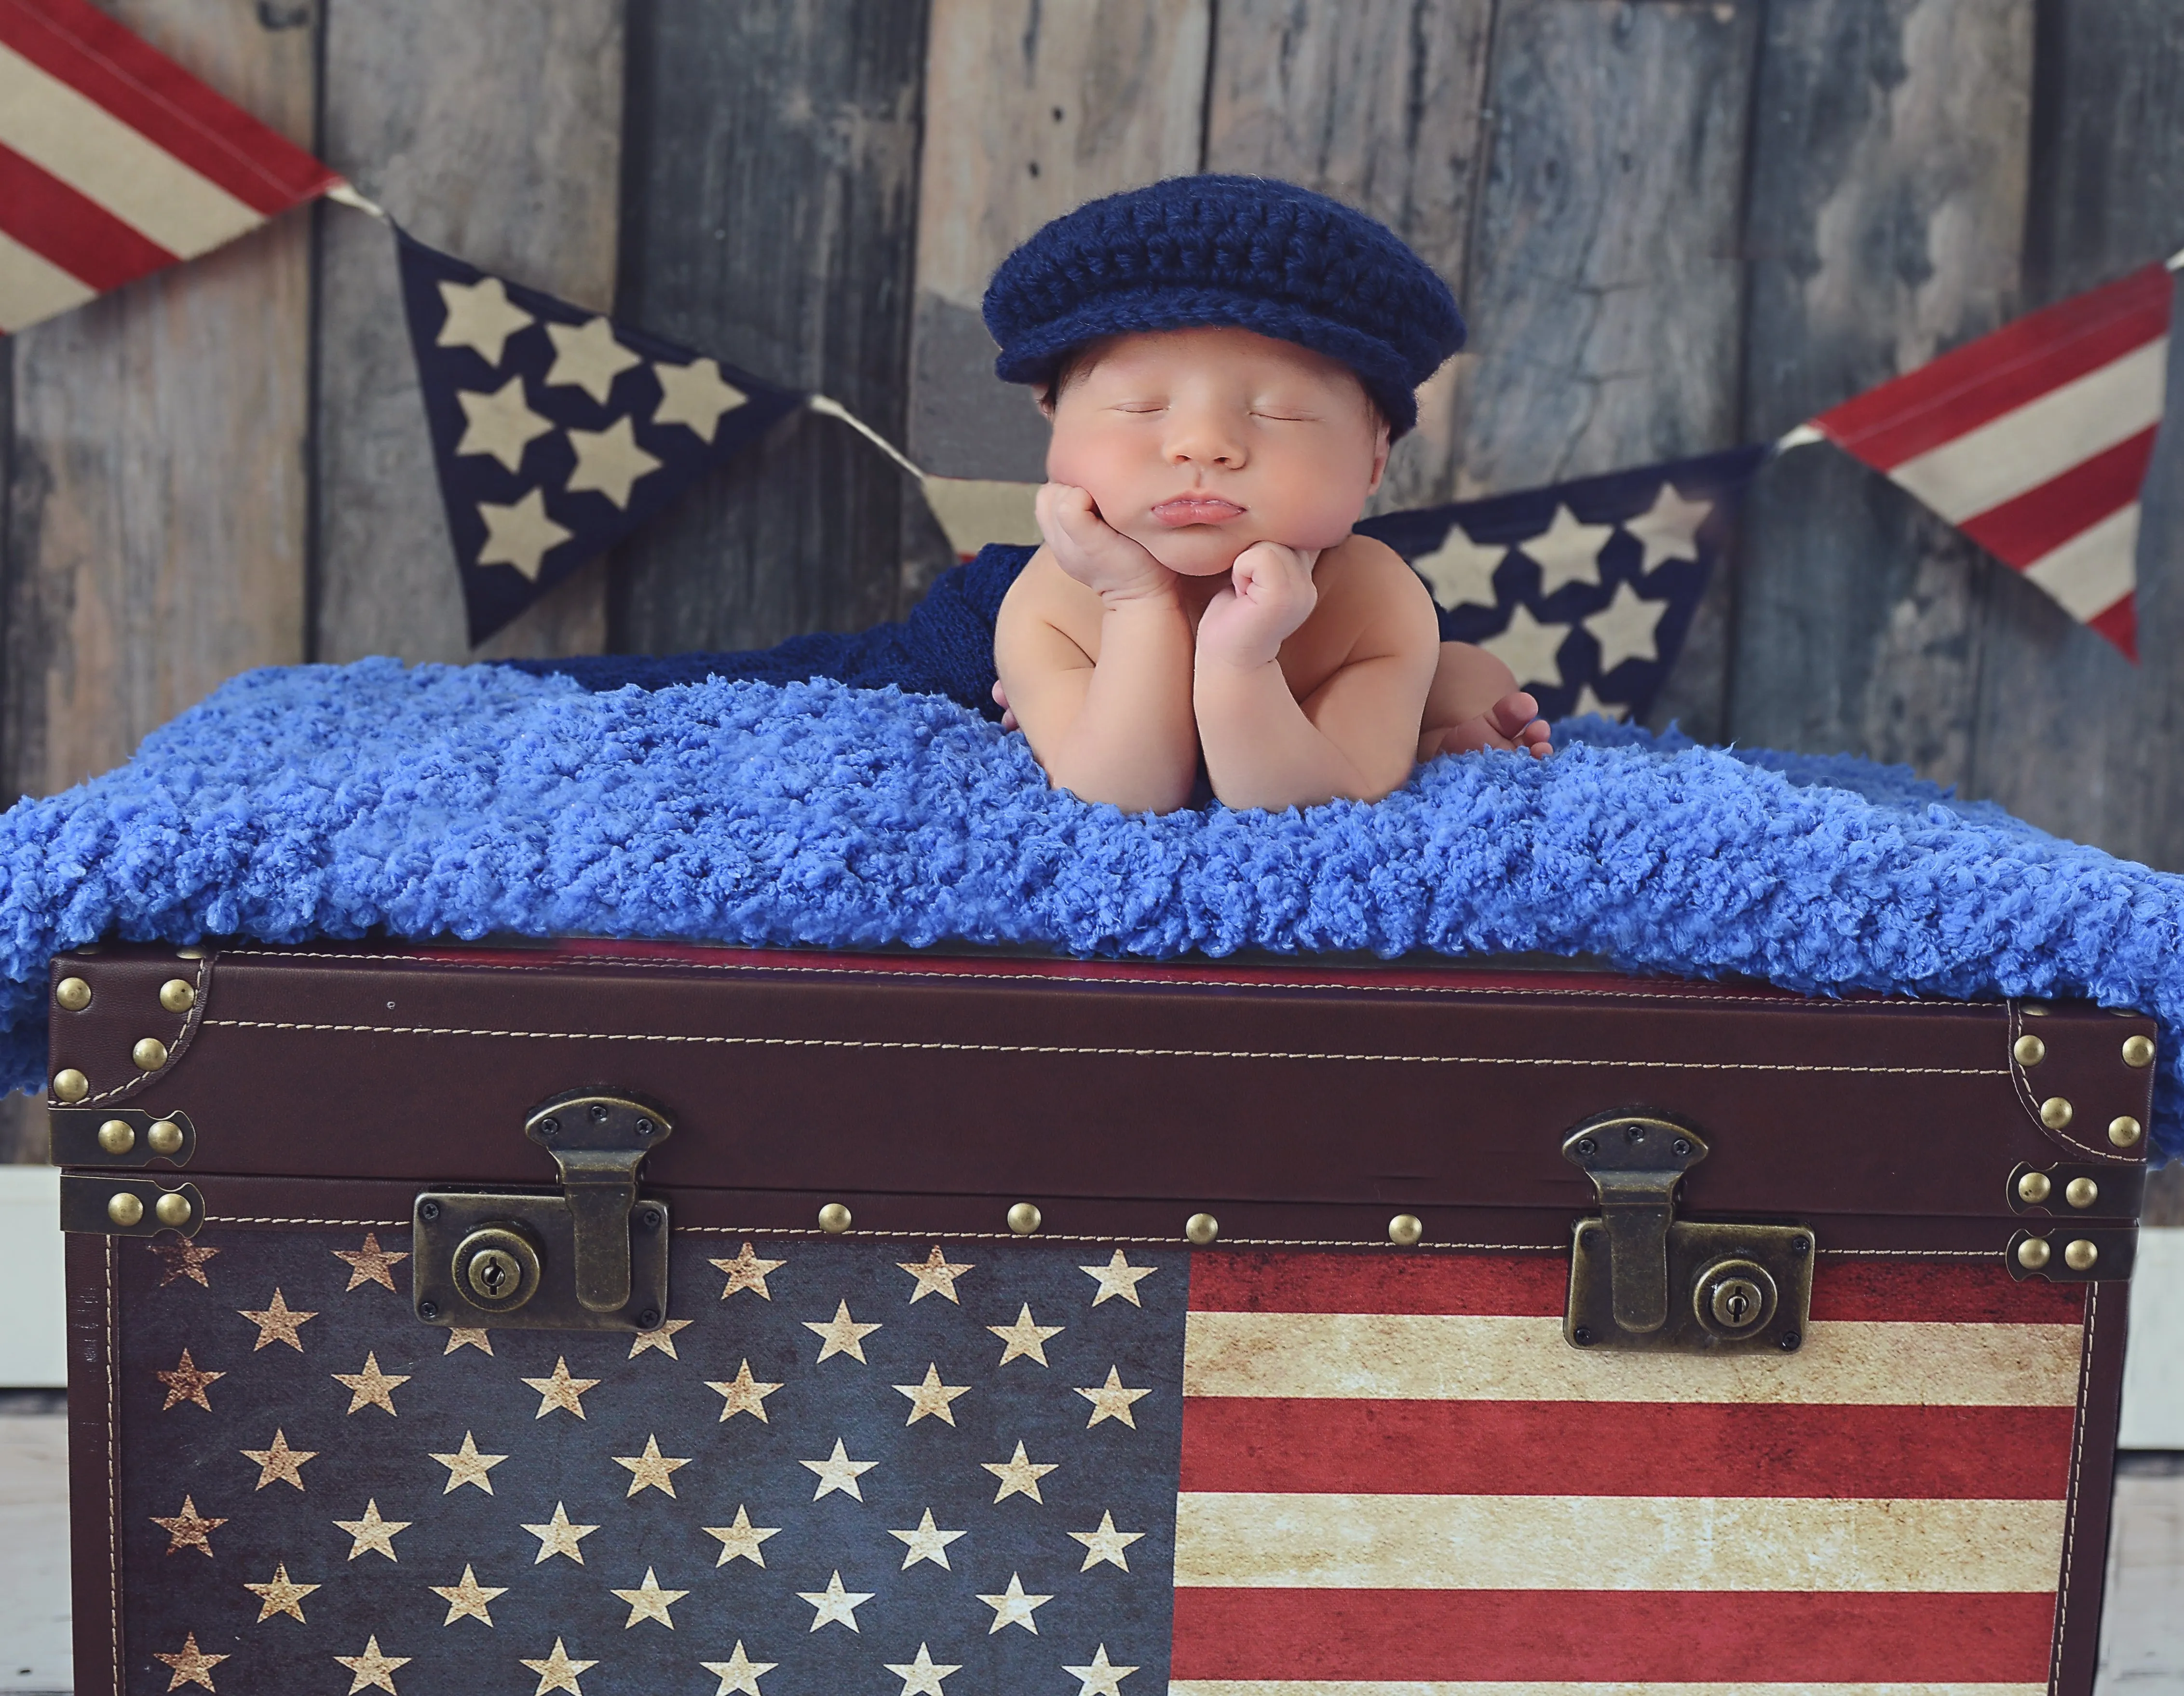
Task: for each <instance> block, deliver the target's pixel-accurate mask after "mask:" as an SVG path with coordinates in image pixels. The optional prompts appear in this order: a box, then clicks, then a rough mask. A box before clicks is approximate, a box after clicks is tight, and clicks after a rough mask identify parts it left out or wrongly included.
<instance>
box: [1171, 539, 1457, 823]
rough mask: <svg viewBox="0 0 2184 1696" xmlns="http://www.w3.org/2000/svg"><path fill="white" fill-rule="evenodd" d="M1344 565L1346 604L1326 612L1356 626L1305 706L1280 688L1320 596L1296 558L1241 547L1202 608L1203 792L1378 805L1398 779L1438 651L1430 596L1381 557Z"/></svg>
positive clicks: (1252, 799)
mask: <svg viewBox="0 0 2184 1696" xmlns="http://www.w3.org/2000/svg"><path fill="white" fill-rule="evenodd" d="M1346 546H1350V547H1355V546H1356V544H1354V543H1352V544H1346ZM1345 564H1346V572H1345V581H1344V582H1343V583H1342V585H1341V588H1340V594H1341V597H1342V599H1343V600H1345V601H1346V602H1348V603H1350V604H1349V605H1346V606H1343V607H1340V608H1332V607H1331V608H1330V609H1329V611H1330V613H1332V614H1334V615H1335V616H1338V617H1340V618H1341V620H1342V622H1345V623H1349V622H1352V621H1354V622H1356V625H1357V637H1356V639H1355V640H1354V641H1353V642H1352V643H1351V644H1350V647H1349V650H1348V652H1347V654H1346V656H1345V658H1344V660H1343V661H1342V663H1341V665H1340V667H1337V668H1336V670H1335V671H1334V673H1333V675H1332V676H1330V677H1329V678H1328V679H1327V681H1326V682H1324V683H1322V684H1320V685H1319V687H1318V689H1314V690H1313V691H1312V694H1311V695H1309V696H1308V697H1307V699H1306V700H1303V701H1299V700H1297V699H1296V697H1295V695H1292V694H1291V693H1290V686H1289V681H1288V678H1286V677H1285V676H1284V674H1283V672H1282V668H1281V664H1280V660H1279V656H1280V652H1281V645H1282V643H1283V641H1284V639H1286V638H1287V637H1288V636H1289V635H1290V633H1293V632H1294V631H1295V630H1296V629H1297V628H1299V627H1300V626H1301V625H1302V624H1303V622H1304V621H1305V619H1306V618H1307V617H1308V616H1311V614H1312V611H1313V608H1314V606H1315V605H1316V604H1317V601H1318V591H1317V589H1315V587H1314V585H1313V583H1312V562H1311V561H1310V559H1309V558H1308V557H1307V555H1302V554H1300V553H1298V552H1297V551H1296V550H1294V549H1289V548H1283V547H1280V546H1279V545H1277V544H1273V543H1261V544H1257V545H1256V546H1255V547H1252V548H1249V549H1246V550H1245V552H1244V553H1243V555H1241V556H1240V558H1239V559H1238V560H1237V562H1236V570H1235V587H1234V589H1231V590H1228V591H1224V592H1223V594H1220V595H1217V596H1216V597H1215V599H1214V600H1213V602H1212V605H1209V606H1208V607H1207V608H1206V616H1205V618H1204V619H1203V620H1202V621H1201V623H1200V625H1199V629H1198V656H1197V667H1196V674H1195V679H1194V683H1195V687H1194V690H1193V700H1194V704H1195V707H1196V710H1197V716H1198V734H1199V738H1200V740H1201V744H1202V745H1203V746H1204V748H1205V750H1206V772H1207V774H1208V775H1209V776H1210V777H1211V778H1212V783H1213V792H1214V794H1215V795H1218V796H1219V797H1220V798H1221V800H1222V801H1223V802H1224V803H1226V804H1227V805H1228V806H1232V807H1251V806H1258V807H1266V808H1268V809H1269V810H1278V809H1279V808H1282V807H1285V806H1315V805H1317V804H1318V803H1319V802H1321V801H1331V800H1333V799H1334V798H1335V797H1336V796H1338V795H1342V796H1347V797H1349V798H1350V799H1351V800H1354V801H1378V800H1379V798H1380V797H1381V796H1383V795H1386V794H1388V793H1389V792H1390V790H1392V789H1398V788H1400V787H1401V785H1402V784H1403V783H1404V782H1405V781H1406V780H1407V778H1409V777H1410V774H1411V768H1412V765H1413V764H1414V763H1415V762H1416V759H1417V753H1418V733H1417V732H1416V730H1415V729H1413V728H1412V727H1413V726H1415V725H1416V724H1418V722H1419V719H1420V717H1421V715H1422V713H1423V711H1424V706H1425V700H1426V691H1427V689H1428V688H1429V686H1430V685H1431V683H1432V681H1433V674H1434V663H1435V658H1436V657H1437V656H1438V652H1439V647H1440V644H1439V634H1440V633H1439V629H1438V627H1437V623H1436V621H1435V616H1434V610H1433V601H1432V600H1431V598H1430V597H1429V595H1428V594H1427V593H1426V590H1425V586H1424V584H1423V583H1419V581H1418V578H1417V577H1414V576H1412V573H1411V572H1410V570H1409V569H1408V567H1407V566H1404V565H1403V563H1402V561H1401V560H1399V559H1397V558H1396V555H1393V554H1392V553H1389V552H1388V551H1387V550H1385V549H1379V548H1377V547H1373V546H1370V545H1368V546H1366V547H1364V548H1362V549H1361V550H1358V551H1357V553H1355V554H1353V555H1351V557H1350V558H1349V559H1348V560H1346V562H1345Z"/></svg>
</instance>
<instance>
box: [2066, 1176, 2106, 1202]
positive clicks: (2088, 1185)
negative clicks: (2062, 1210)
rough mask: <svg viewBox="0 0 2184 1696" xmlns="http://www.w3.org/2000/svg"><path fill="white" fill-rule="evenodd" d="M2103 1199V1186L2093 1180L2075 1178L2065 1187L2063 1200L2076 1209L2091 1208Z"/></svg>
mask: <svg viewBox="0 0 2184 1696" xmlns="http://www.w3.org/2000/svg"><path fill="white" fill-rule="evenodd" d="M2100 1198H2101V1186H2099V1185H2098V1184H2096V1183H2095V1182H2094V1181H2093V1180H2092V1179H2091V1178H2073V1179H2071V1180H2070V1182H2069V1184H2067V1185H2065V1186H2064V1190H2063V1199H2064V1201H2066V1202H2069V1203H2070V1205H2071V1206H2072V1207H2074V1208H2089V1207H2091V1206H2092V1204H2093V1203H2094V1202H2098V1200H2100Z"/></svg>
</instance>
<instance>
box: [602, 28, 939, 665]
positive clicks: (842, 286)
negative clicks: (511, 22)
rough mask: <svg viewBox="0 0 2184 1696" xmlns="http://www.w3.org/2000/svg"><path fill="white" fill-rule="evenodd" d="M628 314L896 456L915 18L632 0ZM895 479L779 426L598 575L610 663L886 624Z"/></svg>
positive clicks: (841, 448) (808, 425)
mask: <svg viewBox="0 0 2184 1696" xmlns="http://www.w3.org/2000/svg"><path fill="white" fill-rule="evenodd" d="M629 28H630V103H629V114H630V116H629V124H628V126H627V147H628V150H629V159H628V170H627V174H626V176H625V181H626V183H627V191H628V197H629V202H628V207H627V212H626V215H625V216H624V217H623V220H622V246H621V294H620V301H619V308H620V310H621V312H622V313H623V315H625V316H627V318H628V319H629V320H630V321H632V322H633V323H638V324H642V325H643V326H645V327H646V328H648V329H650V330H653V331H655V332H658V333H659V334H660V335H663V336H668V337H672V338H675V339H677V340H678V341H682V342H685V343H689V344H691V345H693V346H696V347H700V348H704V349H706V350H707V351H708V352H710V353H712V354H716V355H717V356H718V357H720V358H721V359H724V360H728V361H729V362H730V363H732V364H734V365H741V366H743V367H744V369H746V370H748V371H754V372H755V373H757V374H758V375H760V376H761V377H769V378H771V379H772V380H773V381H774V382H783V383H790V384H794V385H795V386H797V387H799V388H813V389H817V390H819V391H820V392H822V393H826V394H828V395H831V396H833V398H834V399H837V400H838V401H840V402H841V403H842V404H844V406H846V407H848V408H849V409H850V410H851V411H852V412H855V414H857V416H859V417H861V418H862V419H864V420H865V421H866V422H867V423H869V424H871V425H872V427H873V428H875V429H877V430H878V431H880V432H883V434H885V435H886V436H887V437H888V438H889V439H891V440H894V441H897V442H900V440H901V439H902V434H903V416H904V407H905V389H906V382H905V378H906V359H905V354H906V343H907V340H908V337H909V327H910V291H911V254H912V243H913V240H914V238H915V226H916V215H917V120H918V111H919V92H920V84H921V80H922V79H921V67H922V61H923V56H924V46H925V8H924V6H923V4H922V3H912V0H798V3H795V4H766V5H723V4H721V3H720V0H632V4H631V6H630V10H629ZM902 483H903V477H902V474H901V473H900V471H897V470H896V469H895V468H894V466H892V465H890V464H889V462H888V461H887V460H884V459H883V458H882V457H881V456H880V455H878V454H877V453H876V452H874V451H873V450H872V449H870V448H869V447H867V446H866V445H865V444H863V443H862V442H861V441H859V440H857V439H856V438H855V437H853V436H852V435H850V433H849V432H848V431H847V430H846V429H845V428H844V427H843V426H841V425H840V424H838V423H835V422H833V421H829V420H827V419H824V418H821V417H817V416H813V415H811V414H798V415H795V416H792V417H791V418H789V419H788V420H787V421H784V422H783V424H782V425H781V426H779V427H777V430H776V431H775V432H774V433H773V434H772V436H771V437H770V438H768V439H767V440H766V442H765V443H764V444H762V445H761V446H760V448H759V449H757V450H756V451H755V452H752V453H749V454H747V455H744V456H743V458H742V459H740V460H738V461H737V462H736V463H734V464H733V465H730V466H727V467H726V468H725V469H724V470H723V471H721V472H720V473H719V474H718V475H717V476H716V477H714V478H712V479H711V480H710V481H709V482H708V483H706V484H705V486H704V487H703V488H699V489H697V490H694V492H693V493H692V494H691V495H690V496H689V497H688V498H687V499H684V500H683V501H682V503H680V504H679V505H677V507H676V508H675V510H672V511H671V512H669V513H667V514H666V515H665V516H663V517H662V518H661V519H660V522H657V523H656V524H655V525H654V526H652V527H650V529H649V530H648V531H647V532H646V533H644V534H643V535H642V536H640V537H638V538H633V539H632V543H631V544H630V545H629V546H627V547H626V548H625V549H623V550H622V551H621V556H620V557H619V558H618V559H617V560H616V561H615V562H614V564H615V574H614V579H613V585H612V590H611V596H612V599H611V605H610V620H609V622H610V631H611V633H612V637H613V642H614V645H615V646H616V647H617V648H620V649H624V650H638V651H652V652H660V651H672V650H677V649H690V648H705V649H712V650H721V649H739V648H757V647H764V646H766V645H767V644H772V643H774V642H777V641H779V640H780V639H782V638H783V637H784V636H790V635H794V634H795V633H798V632H799V631H804V630H826V629H833V630H841V629H858V628H862V627H864V626H866V625H869V624H875V623H877V622H881V621H882V620H883V619H886V618H889V617H891V616H894V606H895V598H896V597H895V585H896V555H897V552H898V550H899V533H900V510H901V509H900V502H901V498H902Z"/></svg>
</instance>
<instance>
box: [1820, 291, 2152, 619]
mask: <svg viewBox="0 0 2184 1696" xmlns="http://www.w3.org/2000/svg"><path fill="white" fill-rule="evenodd" d="M2169 310H2170V274H2169V272H2168V271H2167V270H2166V269H2165V267H2163V266H2161V265H2148V266H2147V267H2146V268H2145V269H2144V270H2143V271H2134V272H2132V273H2131V275H2130V276H2126V277H2124V278H2123V279H2121V280H2120V282H2112V283H2109V284H2108V285H2107V286H2106V287H2102V288H2096V289H2093V290H2092V291H2090V292H2089V293H2085V294H2079V295H2074V296H2072V297H2071V298H2070V299H2068V300H2064V301H2062V302H2059V304H2056V305H2053V306H2050V307H2048V308H2046V309H2044V310H2042V311H2038V312H2035V313H2033V314H2031V315H2030V316H2028V317H2024V318H2020V319H2019V320H2017V321H2015V322H2014V323H2012V324H2009V325H2007V326H2004V327H2003V328H2002V329H2000V330H1997V331H1996V332H1994V333H1993V334H1992V335H1991V336H1983V337H1981V338H1980V339H1979V340H1978V341H1976V342H1974V343H1970V345H1969V346H1966V347H1963V348H1959V349H1957V350H1956V351H1955V352H1953V353H1951V354H1944V355H1943V356H1942V358H1940V359H1937V360H1934V361H1933V362H1932V363H1931V364H1929V365H1922V366H1920V367H1919V369H1918V370H1917V371H1913V372H1912V373H1910V375H1909V376H1908V377H1898V378H1897V380H1896V381H1895V382H1888V383H1884V384H1882V385H1881V386H1880V388H1875V389H1870V390H1869V391H1867V392H1866V393H1864V394H1861V395H1860V396H1858V399H1855V400H1851V401H1847V402H1845V403H1844V404H1842V405H1841V406H1838V407H1836V409H1835V410H1833V411H1830V412H1824V413H1822V414H1821V415H1820V416H1819V417H1818V418H1815V419H1814V421H1813V422H1812V426H1811V427H1812V428H1813V429H1814V430H1815V431H1816V432H1819V434H1820V435H1822V436H1825V438H1827V439H1828V440H1830V441H1831V442H1834V443H1836V444H1838V445H1839V446H1841V448H1843V449H1845V450H1846V451H1847V452H1848V453H1850V454H1852V455H1854V456H1855V457H1857V458H1858V459H1859V460H1864V462H1865V463H1866V464H1867V465H1869V466H1872V467H1873V468H1874V469H1875V471H1884V472H1886V474H1887V475H1888V477H1890V478H1891V479H1892V480H1893V481H1894V482H1896V483H1900V484H1902V485H1903V487H1904V488H1907V489H1908V490H1910V491H1911V493H1912V494H1915V495H1917V496H1918V497H1919V499H1921V500H1922V501H1924V502H1925V504H1926V505H1929V506H1931V508H1933V509H1934V510H1935V511H1936V512H1938V513H1940V514H1941V515H1942V517H1944V518H1946V519H1947V520H1948V521H1949V522H1951V523H1952V524H1953V525H1955V526H1956V527H1958V529H1960V530H1962V531H1963V532H1964V533H1965V534H1966V535H1967V536H1970V538H1972V539H1973V540H1974V541H1975V542H1977V543H1978V544H1980V545H1981V547H1983V548H1985V549H1986V550H1987V551H1988V552H1989V553H1991V554H1992V555H1995V556H1996V557H1997V559H1999V560H2002V561H2004V562H2005V563H2007V564H2009V565H2010V566H2014V567H2016V569H2017V570H2019V571H2020V572H2023V573H2024V574H2025V576H2026V577H2030V578H2031V580H2032V581H2033V582H2034V583H2037V584H2039V585H2040V587H2041V588H2042V589H2045V590H2047V592H2048V594H2050V595H2052V596H2053V597H2054V599H2055V600H2057V601H2059V603H2061V605H2062V606H2063V608H2064V611H2067V612H2069V613H2070V615H2071V616H2073V617H2074V618H2076V619H2079V620H2080V621H2081V622H2084V623H2087V624H2090V625H2091V626H2092V628H2094V629H2096V630H2098V631H2099V632H2100V633H2101V634H2102V635H2103V636H2105V637H2107V638H2108V639H2109V641H2111V642H2113V643H2114V644H2115V645H2116V646H2117V647H2119V648H2120V649H2121V650H2123V651H2124V652H2125V653H2126V655H2128V656H2131V658H2132V659H2134V660H2135V659H2137V657H2138V647H2137V624H2136V620H2135V616H2134V613H2133V607H2132V591H2133V589H2134V587H2135V585H2136V583H2137V568H2136V564H2135V561H2136V555H2137V549H2138V490H2139V485H2140V483H2142V482H2143V481H2144V480H2145V477H2146V467H2147V462H2148V460H2149V459H2150V458H2151V457H2152V455H2153V435H2154V432H2155V430H2156V429H2157V428H2158V427H2159V425H2160V423H2161V408H2162V401H2163V390H2164V387H2165V374H2166V371H2167V366H2168V358H2169Z"/></svg>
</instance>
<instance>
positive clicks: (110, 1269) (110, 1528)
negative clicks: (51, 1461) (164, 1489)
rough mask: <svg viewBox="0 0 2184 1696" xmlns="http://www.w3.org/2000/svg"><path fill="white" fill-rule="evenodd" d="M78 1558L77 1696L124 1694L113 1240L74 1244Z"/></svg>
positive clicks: (71, 1406) (73, 1466) (71, 1303)
mask: <svg viewBox="0 0 2184 1696" xmlns="http://www.w3.org/2000/svg"><path fill="white" fill-rule="evenodd" d="M66 1245H67V1246H66V1256H67V1258H66V1261H65V1266H66V1273H65V1275H66V1277H67V1280H68V1352H69V1371H68V1433H69V1459H68V1470H69V1552H70V1556H71V1561H70V1565H72V1566H73V1568H74V1570H75V1581H74V1583H73V1584H72V1586H71V1595H70V1605H71V1608H72V1610H73V1614H72V1620H73V1635H74V1640H75V1693H76V1696H122V1685H123V1678H122V1665H123V1653H124V1650H123V1645H122V1642H121V1527H120V1524H119V1522H118V1515H119V1514H120V1490H121V1480H120V1476H119V1474H118V1473H117V1471H116V1470H115V1467H116V1464H117V1463H116V1455H117V1453H119V1443H120V1431H118V1430H117V1429H116V1427H115V1400H114V1397H115V1374H116V1372H117V1371H118V1370H119V1365H120V1363H119V1362H118V1361H117V1360H116V1358H115V1353H116V1346H117V1343H118V1342H119V1339H120V1314H119V1312H118V1311H117V1307H118V1303H119V1299H120V1285H119V1280H118V1279H117V1277H116V1274H115V1269H114V1254H115V1252H116V1250H117V1248H118V1247H119V1244H118V1242H117V1241H116V1240H115V1239H114V1238H113V1237H110V1236H71V1237H69V1238H68V1239H66Z"/></svg>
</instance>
